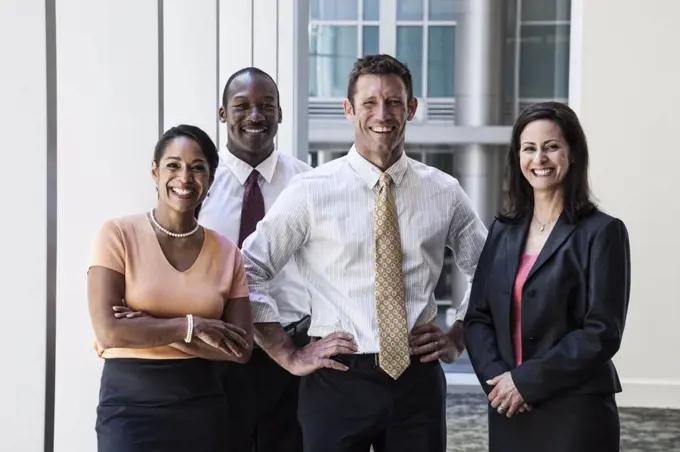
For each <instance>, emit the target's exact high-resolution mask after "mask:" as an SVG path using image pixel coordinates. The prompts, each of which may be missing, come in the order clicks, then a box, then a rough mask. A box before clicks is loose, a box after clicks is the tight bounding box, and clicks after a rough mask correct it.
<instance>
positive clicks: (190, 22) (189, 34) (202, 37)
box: [163, 0, 219, 143]
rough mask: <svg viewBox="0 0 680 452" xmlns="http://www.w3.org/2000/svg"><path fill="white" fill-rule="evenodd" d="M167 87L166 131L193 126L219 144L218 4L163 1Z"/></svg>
mask: <svg viewBox="0 0 680 452" xmlns="http://www.w3.org/2000/svg"><path fill="white" fill-rule="evenodd" d="M163 88H164V89H163V91H164V96H163V98H164V102H163V104H164V114H163V119H164V121H163V122H164V130H167V129H169V128H170V127H172V126H175V125H177V124H193V125H195V126H198V127H200V128H202V129H203V130H204V131H205V132H207V133H208V134H209V135H210V137H211V138H212V139H213V141H215V142H216V143H217V109H218V97H219V96H218V95H217V91H218V89H217V8H216V5H215V1H211V0H201V1H196V0H164V1H163Z"/></svg>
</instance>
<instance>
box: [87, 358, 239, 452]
mask: <svg viewBox="0 0 680 452" xmlns="http://www.w3.org/2000/svg"><path fill="white" fill-rule="evenodd" d="M216 364H217V363H214V362H212V361H208V360H204V359H199V358H192V359H169V360H152V359H128V358H122V359H108V360H106V362H105V364H104V370H103V372H102V378H101V387H100V391H99V405H98V406H97V424H96V431H97V445H98V446H97V450H98V452H173V451H177V452H180V451H182V452H185V451H192V452H225V451H228V450H229V448H228V446H227V438H226V433H225V430H226V428H225V427H226V422H227V403H226V397H225V395H224V390H223V388H222V384H221V381H220V379H219V374H218V369H217V366H216Z"/></svg>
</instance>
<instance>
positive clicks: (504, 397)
mask: <svg viewBox="0 0 680 452" xmlns="http://www.w3.org/2000/svg"><path fill="white" fill-rule="evenodd" d="M486 383H487V384H488V385H489V386H494V388H493V390H492V391H491V393H489V401H490V402H491V407H492V408H493V409H494V410H496V411H498V414H500V415H503V414H505V415H506V416H507V417H512V416H513V415H514V414H515V413H518V412H519V413H522V412H524V411H531V406H530V405H528V404H527V403H526V402H525V401H524V398H523V397H522V394H520V393H519V391H518V390H517V388H516V387H515V382H514V381H513V380H512V374H510V372H505V373H503V374H501V375H498V376H496V377H494V378H492V379H491V380H489V381H487V382H486Z"/></svg>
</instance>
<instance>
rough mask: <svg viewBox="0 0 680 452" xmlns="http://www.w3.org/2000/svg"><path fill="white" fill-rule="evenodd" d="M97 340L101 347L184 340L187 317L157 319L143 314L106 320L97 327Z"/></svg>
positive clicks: (140, 345)
mask: <svg viewBox="0 0 680 452" xmlns="http://www.w3.org/2000/svg"><path fill="white" fill-rule="evenodd" d="M96 333H97V342H98V343H99V345H100V346H101V347H102V348H105V349H108V348H153V347H162V346H164V345H169V344H172V343H175V342H181V341H183V340H184V338H185V337H186V334H187V319H186V318H185V317H177V318H172V319H157V318H154V317H149V316H144V317H137V318H132V319H116V318H114V317H113V316H111V320H110V321H107V322H106V325H104V328H101V329H99V331H97V332H96Z"/></svg>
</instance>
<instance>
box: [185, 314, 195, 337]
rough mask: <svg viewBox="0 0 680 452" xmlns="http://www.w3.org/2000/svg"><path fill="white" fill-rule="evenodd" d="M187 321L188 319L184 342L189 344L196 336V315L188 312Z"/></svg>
mask: <svg viewBox="0 0 680 452" xmlns="http://www.w3.org/2000/svg"><path fill="white" fill-rule="evenodd" d="M186 321H187V327H186V332H185V334H184V342H185V343H187V344H190V343H191V339H193V337H194V316H193V315H191V314H187V316H186Z"/></svg>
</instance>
